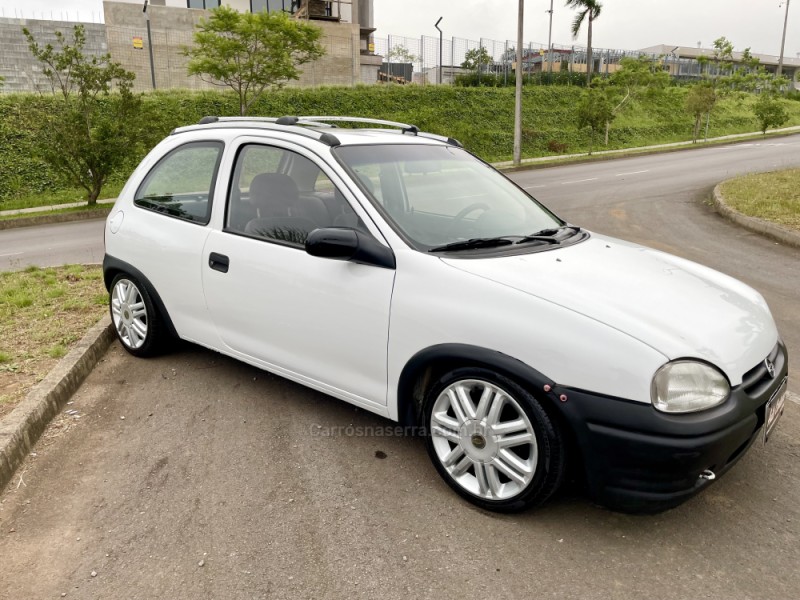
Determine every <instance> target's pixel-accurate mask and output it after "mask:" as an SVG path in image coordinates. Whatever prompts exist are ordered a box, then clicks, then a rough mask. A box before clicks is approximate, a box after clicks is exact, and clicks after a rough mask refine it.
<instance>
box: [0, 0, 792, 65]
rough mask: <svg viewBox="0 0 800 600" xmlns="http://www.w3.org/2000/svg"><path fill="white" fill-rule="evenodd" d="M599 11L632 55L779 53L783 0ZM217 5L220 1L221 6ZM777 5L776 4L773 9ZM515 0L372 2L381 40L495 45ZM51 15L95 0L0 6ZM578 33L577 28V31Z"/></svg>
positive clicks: (647, 3)
mask: <svg viewBox="0 0 800 600" xmlns="http://www.w3.org/2000/svg"><path fill="white" fill-rule="evenodd" d="M601 1H602V3H603V5H604V6H603V10H602V13H601V15H600V17H599V18H598V19H597V21H596V22H595V24H594V28H593V32H594V40H593V41H594V46H596V47H600V48H619V49H623V50H637V49H640V48H645V47H647V46H654V45H656V44H668V45H674V46H696V45H697V43H698V42H701V43H702V45H703V47H706V48H707V47H710V46H711V45H712V43H713V41H714V40H715V39H717V38H718V37H720V36H725V37H727V38H728V39H729V40H731V41H732V42H733V44H734V46H735V48H736V49H737V50H742V49H744V48H747V47H750V48H751V49H752V51H753V52H757V53H762V54H772V55H776V56H777V55H778V54H779V52H780V44H781V34H782V29H783V18H784V14H785V7H786V5H785V0H783V2H782V1H781V0H601ZM223 2H224V0H223ZM795 2H796V5H795V6H793V7H791V8H790V12H789V27H788V31H787V34H786V56H788V57H793V58H796V57H797V56H798V53H800V2H798V0H795ZM779 5H781V6H779ZM517 8H518V1H517V0H374V12H375V26H376V27H377V29H378V30H377V31H376V33H375V35H376V36H377V37H386V36H387V34H392V35H393V36H394V35H397V36H408V37H411V38H419V36H421V35H428V36H438V32H437V31H436V29H435V28H434V26H433V25H434V23H435V22H436V20H437V19H438V18H439V17H443V19H442V22H441V24H440V27H441V28H442V29H443V31H444V36H445V38H450V36H456V37H461V38H467V39H472V40H478V39H479V38H487V39H493V40H498V41H504V40H514V39H515V38H516V26H517V25H516V22H517V21H516V20H517ZM549 8H550V0H525V20H524V28H525V35H524V37H525V41H526V43H527V42H537V43H540V44H542V45H546V44H547V28H548V19H549V17H548V14H547V12H546V11H547V10H548V9H549ZM15 9H16V11H17V14H19V13H20V11H21V13H22V15H23V16H25V17H30V16H32V13H36V15H37V16H44V17H49V15H50V12H51V11H52V12H53V15H54V16H57V15H58V14H59V13H60V12H63V11H68V12H69V13H70V18H71V19H72V20H75V19H76V16H77V15H78V14H79V15H80V17H81V20H95V21H99V20H100V15H101V14H102V1H101V0H58V1H53V0H0V16H7V17H8V16H14V11H15ZM553 9H554V11H553V43H554V44H563V45H571V44H573V43H576V44H585V41H586V36H585V29H584V30H583V31H581V34H580V37H579V38H578V40H577V41H573V39H572V34H571V33H570V24H571V21H572V16H573V15H574V12H573V11H571V10H570V9H568V8H566V7H565V6H564V0H560V1H559V0H555V2H554V4H553ZM584 28H585V26H584Z"/></svg>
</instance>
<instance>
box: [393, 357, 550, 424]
mask: <svg viewBox="0 0 800 600" xmlns="http://www.w3.org/2000/svg"><path fill="white" fill-rule="evenodd" d="M465 366H471V367H483V368H487V369H492V370H494V371H496V372H497V373H499V374H501V375H503V376H505V377H508V378H509V379H512V380H513V381H515V382H516V383H518V384H519V385H520V386H522V387H523V388H525V389H526V390H527V391H528V392H530V393H531V394H533V395H534V396H535V397H536V398H538V399H542V400H546V401H547V402H546V403H547V405H548V408H549V409H550V412H556V413H558V414H559V415H560V413H561V411H560V410H559V409H558V408H557V404H558V396H557V395H556V393H555V390H556V384H555V383H554V382H553V381H552V380H550V379H548V378H547V376H545V375H544V374H543V373H540V372H539V371H537V370H536V369H534V368H533V367H531V366H529V365H527V364H525V363H524V362H522V361H521V360H518V359H516V358H514V357H512V356H509V355H507V354H503V353H502V352H498V351H497V350H490V349H488V348H483V347H481V346H473V345H470V344H438V345H436V346H431V347H429V348H425V349H424V350H420V351H419V352H417V353H416V354H415V355H414V356H412V357H411V359H410V360H409V361H408V362H407V363H406V365H405V366H404V367H403V370H402V372H401V373H400V378H399V380H398V384H397V415H398V419H399V420H400V421H401V423H403V424H404V425H420V424H421V416H422V405H423V402H424V400H425V392H426V391H427V390H428V388H429V387H430V385H431V384H432V383H433V382H434V381H436V380H437V379H438V378H439V377H440V376H441V375H443V374H444V373H446V372H447V371H450V370H452V369H455V368H457V367H465ZM547 385H549V386H550V391H549V392H546V391H545V386H547Z"/></svg>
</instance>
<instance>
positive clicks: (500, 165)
mask: <svg viewBox="0 0 800 600" xmlns="http://www.w3.org/2000/svg"><path fill="white" fill-rule="evenodd" d="M767 133H768V134H769V133H800V125H795V126H793V127H784V128H782V129H769V130H767ZM754 136H759V137H763V136H762V135H761V132H759V131H756V132H752V133H734V134H731V135H723V136H720V137H715V138H708V139H707V140H703V142H698V143H706V142H724V141H728V140H730V141H735V140H741V139H747V138H753V137H754ZM696 145H697V144H695V143H694V142H691V141H689V142H672V143H669V144H656V145H654V146H637V147H634V148H620V149H619V150H601V151H599V152H592V154H591V156H608V155H614V154H631V153H632V154H635V153H638V152H649V151H651V150H665V149H669V148H680V147H689V146H696ZM587 156H589V153H588V152H582V153H579V154H560V155H557V156H540V157H537V158H525V159H523V160H522V163H521V164H522V166H525V165H535V164H542V163H548V162H560V161H563V160H569V159H572V158H584V157H587ZM492 166H493V167H495V168H497V169H507V168H510V167H513V166H514V162H513V161H510V160H506V161H502V162H496V163H492ZM115 201H116V198H109V199H106V200H98V201H97V203H98V204H111V203H113V202H115ZM80 206H86V202H70V203H68V204H54V205H52V206H35V207H33V208H18V209H15V210H0V217H5V216H14V215H28V214H36V213H43V212H50V211H53V210H60V209H62V208H77V207H80Z"/></svg>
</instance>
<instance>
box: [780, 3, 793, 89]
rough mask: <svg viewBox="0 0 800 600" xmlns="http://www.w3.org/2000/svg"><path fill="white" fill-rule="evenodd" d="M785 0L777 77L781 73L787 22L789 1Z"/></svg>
mask: <svg viewBox="0 0 800 600" xmlns="http://www.w3.org/2000/svg"><path fill="white" fill-rule="evenodd" d="M790 1H791V0H786V16H785V17H784V18H783V39H781V57H780V58H779V59H778V73H777V75H778V77H780V76H781V75H782V74H783V48H784V46H786V25H787V23H789V2H790Z"/></svg>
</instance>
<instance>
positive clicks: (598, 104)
mask: <svg viewBox="0 0 800 600" xmlns="http://www.w3.org/2000/svg"><path fill="white" fill-rule="evenodd" d="M576 115H577V117H578V128H579V129H584V128H585V127H588V128H589V129H591V138H590V142H589V154H591V153H592V150H593V149H594V136H595V133H596V132H597V131H599V130H600V129H602V128H603V127H605V125H606V123H610V122H611V121H613V120H614V117H615V115H614V110H613V107H612V106H611V102H610V101H609V100H608V96H607V95H606V94H605V93H604V92H603V91H601V90H598V89H593V88H589V89H587V90H586V92H584V94H583V98H582V99H581V101H580V103H579V104H578V110H577V113H576Z"/></svg>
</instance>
